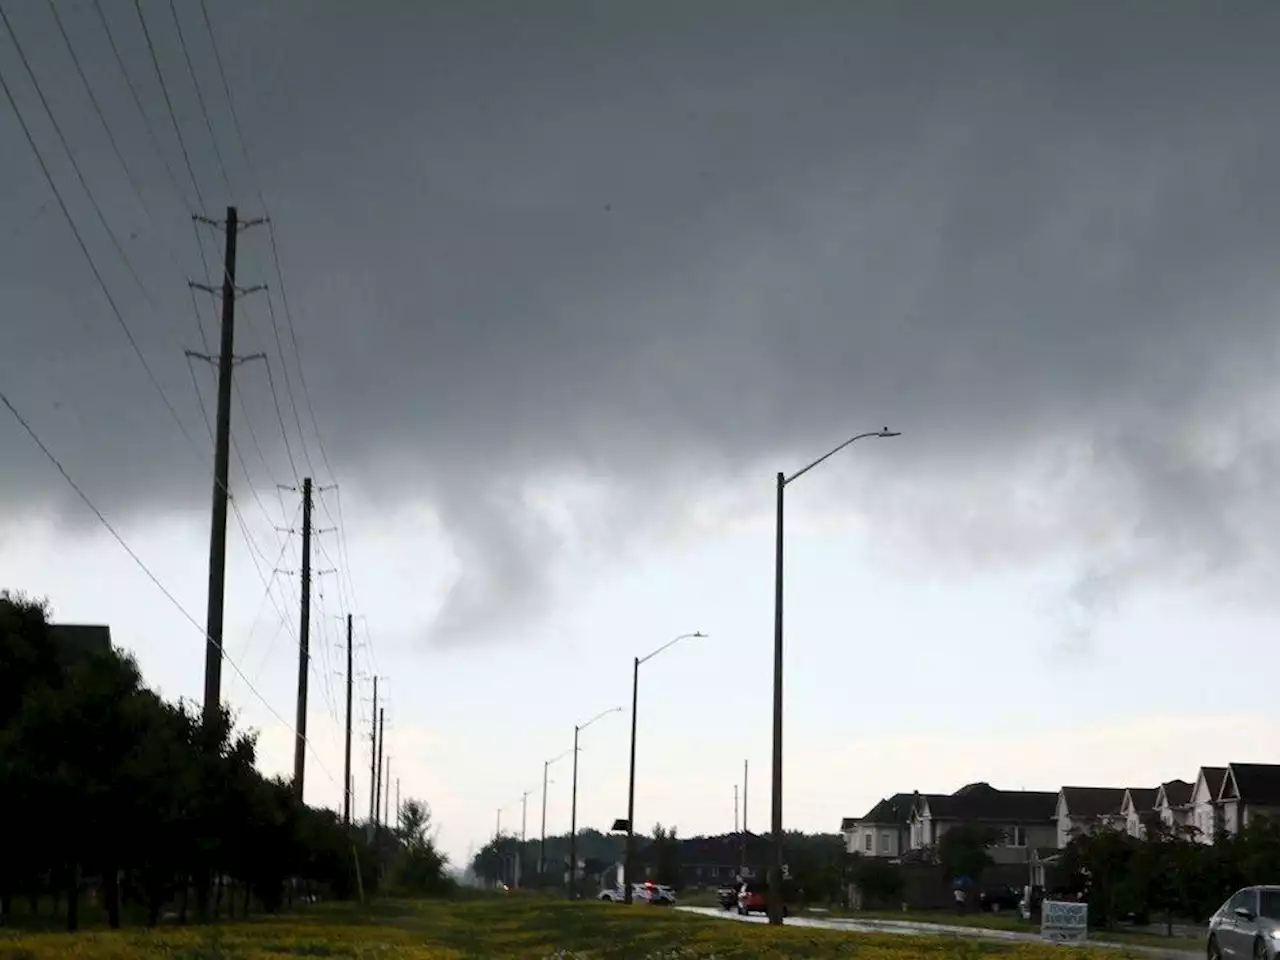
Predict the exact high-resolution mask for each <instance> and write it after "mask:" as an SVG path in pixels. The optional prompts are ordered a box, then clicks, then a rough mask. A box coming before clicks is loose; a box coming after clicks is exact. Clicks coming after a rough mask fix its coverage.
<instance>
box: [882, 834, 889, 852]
mask: <svg viewBox="0 0 1280 960" xmlns="http://www.w3.org/2000/svg"><path fill="white" fill-rule="evenodd" d="M880 852H881V853H883V854H888V853H889V852H890V851H889V835H888V834H887V833H882V834H880Z"/></svg>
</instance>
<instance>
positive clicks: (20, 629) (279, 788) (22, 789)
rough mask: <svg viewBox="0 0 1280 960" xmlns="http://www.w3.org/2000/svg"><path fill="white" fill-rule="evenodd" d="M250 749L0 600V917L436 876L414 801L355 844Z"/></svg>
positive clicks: (157, 913)
mask: <svg viewBox="0 0 1280 960" xmlns="http://www.w3.org/2000/svg"><path fill="white" fill-rule="evenodd" d="M255 752H256V734H255V733H253V732H246V731H238V730H236V729H235V727H234V725H233V723H232V721H231V717H230V715H229V713H228V711H226V710H225V709H224V710H222V711H221V712H220V713H219V715H218V716H217V717H216V718H215V719H214V721H213V722H212V723H210V724H207V725H206V724H205V723H203V722H202V719H201V717H200V712H199V710H198V709H197V708H195V707H193V706H190V705H188V704H186V703H182V702H179V703H168V702H166V701H165V700H163V699H162V698H161V697H159V696H158V695H157V694H156V693H154V692H153V691H152V690H150V689H148V688H147V687H146V686H145V685H144V683H143V681H142V677H141V674H140V673H139V670H138V666H137V664H136V663H135V662H134V660H133V659H132V658H131V657H129V656H126V655H124V654H121V653H120V652H118V651H116V650H106V651H77V650H72V649H65V648H63V647H60V646H59V644H58V643H57V642H55V633H54V631H53V630H52V629H51V628H50V624H49V615H48V607H47V604H45V603H43V602H35V601H32V600H29V599H27V598H24V597H22V596H15V595H12V594H10V593H7V592H0V797H3V798H4V809H5V814H6V816H5V820H4V824H3V827H0V829H2V830H3V836H4V840H3V855H0V917H3V918H6V919H7V918H9V917H11V916H12V915H13V910H14V904H15V900H17V901H18V902H19V903H24V904H25V905H26V906H27V909H28V910H29V911H30V912H39V911H40V910H41V909H42V904H47V903H49V902H50V901H52V903H53V908H54V909H55V910H58V911H63V910H65V915H66V925H67V928H68V929H72V930H74V929H76V928H77V926H78V924H79V919H80V910H81V905H82V902H91V903H96V904H100V905H101V908H102V909H103V910H104V911H105V914H106V918H107V921H108V922H109V924H110V926H112V927H113V928H114V927H118V926H119V925H120V922H121V914H122V911H123V912H125V913H127V914H129V915H131V916H132V915H137V916H138V917H139V918H140V919H145V922H147V923H148V924H155V923H157V922H158V921H159V920H160V919H161V918H162V916H164V915H165V914H167V913H170V912H171V913H173V914H175V915H176V917H177V919H179V920H181V921H185V920H187V919H188V918H189V917H193V918H195V919H216V918H217V917H219V916H222V915H225V916H227V917H232V916H245V915H247V914H248V913H249V912H250V911H251V910H266V911H275V910H278V909H279V908H280V907H281V906H282V905H285V904H288V903H290V902H293V901H294V900H297V899H302V898H306V899H310V898H311V897H312V896H320V897H324V898H337V899H346V898H351V897H355V896H356V895H357V894H358V893H360V892H361V890H363V893H364V894H366V895H369V894H372V893H374V892H376V891H377V890H378V888H379V885H380V884H383V883H385V882H387V881H388V879H390V880H391V881H393V882H396V881H400V882H406V881H407V882H409V883H412V884H413V885H414V886H415V888H416V889H436V888H439V887H440V886H441V885H443V884H444V883H445V882H446V881H445V878H444V875H443V871H444V860H443V858H442V857H441V856H440V855H439V854H438V853H437V852H436V850H435V847H434V844H433V843H432V839H431V836H430V832H429V826H430V820H429V813H428V811H427V810H426V807H425V805H424V804H421V803H418V802H410V803H408V804H405V806H404V809H403V811H402V818H401V823H400V824H399V825H398V827H397V828H396V829H394V830H384V831H379V832H378V833H377V835H376V837H375V836H371V835H370V834H369V833H367V832H366V831H365V830H362V829H358V828H349V827H347V826H345V825H344V824H343V823H342V822H341V819H340V817H339V816H338V815H337V814H335V813H334V812H332V811H329V810H322V809H313V808H311V807H308V806H306V805H305V804H302V803H299V802H297V801H296V800H295V799H294V797H293V792H292V789H291V786H290V784H289V783H288V782H287V781H285V780H283V779H281V778H268V777H264V776H262V775H261V774H260V773H259V772H258V771H257V770H256V769H255V766H254V762H255ZM410 812H411V813H410ZM405 814H409V817H408V819H409V820H410V821H411V822H408V823H406V822H405V820H406V816H405Z"/></svg>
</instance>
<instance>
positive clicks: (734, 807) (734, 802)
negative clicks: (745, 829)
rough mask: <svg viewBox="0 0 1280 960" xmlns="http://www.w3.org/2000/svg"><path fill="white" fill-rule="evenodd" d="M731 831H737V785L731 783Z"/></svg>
mask: <svg viewBox="0 0 1280 960" xmlns="http://www.w3.org/2000/svg"><path fill="white" fill-rule="evenodd" d="M733 832H734V833H737V832H738V785H737V784H736V783H735V784H734V785H733Z"/></svg>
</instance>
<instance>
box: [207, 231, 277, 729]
mask: <svg viewBox="0 0 1280 960" xmlns="http://www.w3.org/2000/svg"><path fill="white" fill-rule="evenodd" d="M194 219H196V220H197V221H199V222H201V223H205V224H209V225H210V226H215V227H218V226H220V227H222V228H223V229H224V231H225V233H226V249H225V251H224V253H223V263H222V287H221V294H222V330H221V341H220V343H219V347H218V349H219V353H218V356H217V357H209V356H205V355H204V354H197V353H192V352H190V351H188V356H196V357H200V358H201V359H203V360H207V361H209V362H211V363H216V364H217V366H218V409H217V426H216V430H215V433H214V441H213V516H212V522H211V523H210V526H209V601H208V607H207V609H206V612H205V648H204V712H203V715H202V716H203V721H204V723H205V725H206V726H207V725H208V724H209V723H210V722H211V721H212V720H213V718H214V717H216V716H217V714H218V710H219V709H220V707H221V705H222V625H223V601H224V599H225V597H226V585H227V483H228V472H229V467H230V461H231V377H232V375H233V372H234V370H235V364H236V355H235V345H236V297H237V296H238V295H239V294H240V293H248V292H250V291H247V290H245V291H241V290H239V289H237V287H236V238H237V236H238V234H239V232H240V230H241V229H242V228H248V227H252V226H254V225H256V224H259V223H263V222H264V221H263V220H261V219H258V220H249V221H247V222H245V223H240V221H239V219H238V218H237V215H236V208H235V207H227V219H226V220H225V221H224V222H223V223H218V221H217V220H210V219H209V218H208V217H201V216H197V217H195V218H194ZM192 286H193V287H198V288H199V289H201V290H204V291H206V292H208V293H218V292H219V290H218V289H216V288H214V287H210V286H206V285H204V284H199V283H193V284H192ZM253 289H255V290H258V289H262V288H261V287H255V288H253Z"/></svg>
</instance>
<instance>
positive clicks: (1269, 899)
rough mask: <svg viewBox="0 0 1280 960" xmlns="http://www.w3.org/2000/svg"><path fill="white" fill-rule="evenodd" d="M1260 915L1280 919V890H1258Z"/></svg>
mask: <svg viewBox="0 0 1280 960" xmlns="http://www.w3.org/2000/svg"><path fill="white" fill-rule="evenodd" d="M1258 915H1259V916H1262V917H1266V918H1267V919H1268V920H1280V890H1259V891H1258Z"/></svg>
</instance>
